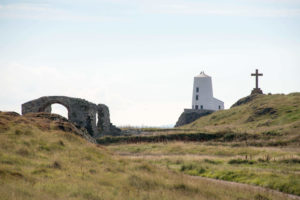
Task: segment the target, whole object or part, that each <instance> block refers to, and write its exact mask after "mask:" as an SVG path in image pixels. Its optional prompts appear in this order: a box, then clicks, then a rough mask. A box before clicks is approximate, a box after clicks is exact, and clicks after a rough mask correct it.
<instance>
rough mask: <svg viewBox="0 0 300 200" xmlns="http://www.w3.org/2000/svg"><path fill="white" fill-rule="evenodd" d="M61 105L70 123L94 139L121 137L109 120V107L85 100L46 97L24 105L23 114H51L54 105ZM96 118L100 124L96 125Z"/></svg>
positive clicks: (119, 131)
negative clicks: (104, 136)
mask: <svg viewBox="0 0 300 200" xmlns="http://www.w3.org/2000/svg"><path fill="white" fill-rule="evenodd" d="M55 103H57V104H61V105H63V106H64V107H66V108H67V110H68V118H69V121H70V122H72V123H74V124H75V125H76V126H78V127H84V128H86V130H87V131H88V133H89V134H90V135H91V136H92V137H94V138H97V137H100V136H103V135H119V134H120V133H121V130H120V129H118V128H117V127H115V126H114V125H113V124H112V123H111V122H110V118H109V110H108V107H107V106H106V105H104V104H98V105H96V104H94V103H91V102H88V101H86V100H84V99H79V98H72V97H66V96H45V97H41V98H38V99H35V100H32V101H29V102H27V103H24V104H22V114H23V115H24V114H26V113H32V112H48V113H51V105H52V104H55ZM96 118H98V122H97V124H96V121H97V120H96Z"/></svg>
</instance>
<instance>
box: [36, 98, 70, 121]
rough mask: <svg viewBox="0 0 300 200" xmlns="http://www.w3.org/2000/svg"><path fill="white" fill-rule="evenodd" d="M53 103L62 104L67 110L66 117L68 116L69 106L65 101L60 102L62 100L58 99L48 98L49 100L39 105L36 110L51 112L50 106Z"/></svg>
mask: <svg viewBox="0 0 300 200" xmlns="http://www.w3.org/2000/svg"><path fill="white" fill-rule="evenodd" d="M53 104H59V105H62V106H64V107H65V108H66V109H67V111H68V118H70V117H69V113H70V106H69V105H68V104H66V102H62V101H58V100H50V101H47V102H46V103H45V104H44V105H41V106H40V107H39V109H38V112H48V113H51V112H52V108H51V106H52V105H53Z"/></svg>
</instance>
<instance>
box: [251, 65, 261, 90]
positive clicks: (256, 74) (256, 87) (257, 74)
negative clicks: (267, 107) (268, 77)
mask: <svg viewBox="0 0 300 200" xmlns="http://www.w3.org/2000/svg"><path fill="white" fill-rule="evenodd" d="M251 76H256V82H255V83H256V84H255V89H258V77H259V76H263V74H259V73H258V69H256V72H255V74H251Z"/></svg>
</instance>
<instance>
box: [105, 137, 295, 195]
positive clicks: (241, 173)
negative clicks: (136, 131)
mask: <svg viewBox="0 0 300 200" xmlns="http://www.w3.org/2000/svg"><path fill="white" fill-rule="evenodd" d="M107 148H108V149H110V150H112V151H114V152H116V153H117V154H119V155H123V156H124V157H127V158H130V159H135V160H139V159H140V160H147V161H148V162H149V163H151V164H154V165H157V166H163V167H166V168H167V169H171V170H174V171H177V172H182V173H185V174H188V175H193V176H202V177H208V178H215V179H221V180H226V181H234V182H240V183H247V184H252V185H259V186H262V187H266V188H271V189H275V190H278V191H282V192H286V193H290V194H296V195H300V189H299V188H300V173H299V172H300V164H299V163H300V150H299V148H298V147H287V148H276V147H263V148H262V147H246V146H242V147H240V146H237V147H236V146H229V145H227V146H222V145H220V144H218V145H217V146H216V145H211V144H206V143H195V142H188V143H184V142H173V143H167V144H163V143H155V144H149V143H141V144H127V145H121V144H118V145H109V146H107Z"/></svg>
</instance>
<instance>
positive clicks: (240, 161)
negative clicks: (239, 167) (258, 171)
mask: <svg viewBox="0 0 300 200" xmlns="http://www.w3.org/2000/svg"><path fill="white" fill-rule="evenodd" d="M254 163H255V161H253V160H243V159H240V158H238V159H231V160H229V161H228V164H231V165H234V164H250V165H252V164H254Z"/></svg>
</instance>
